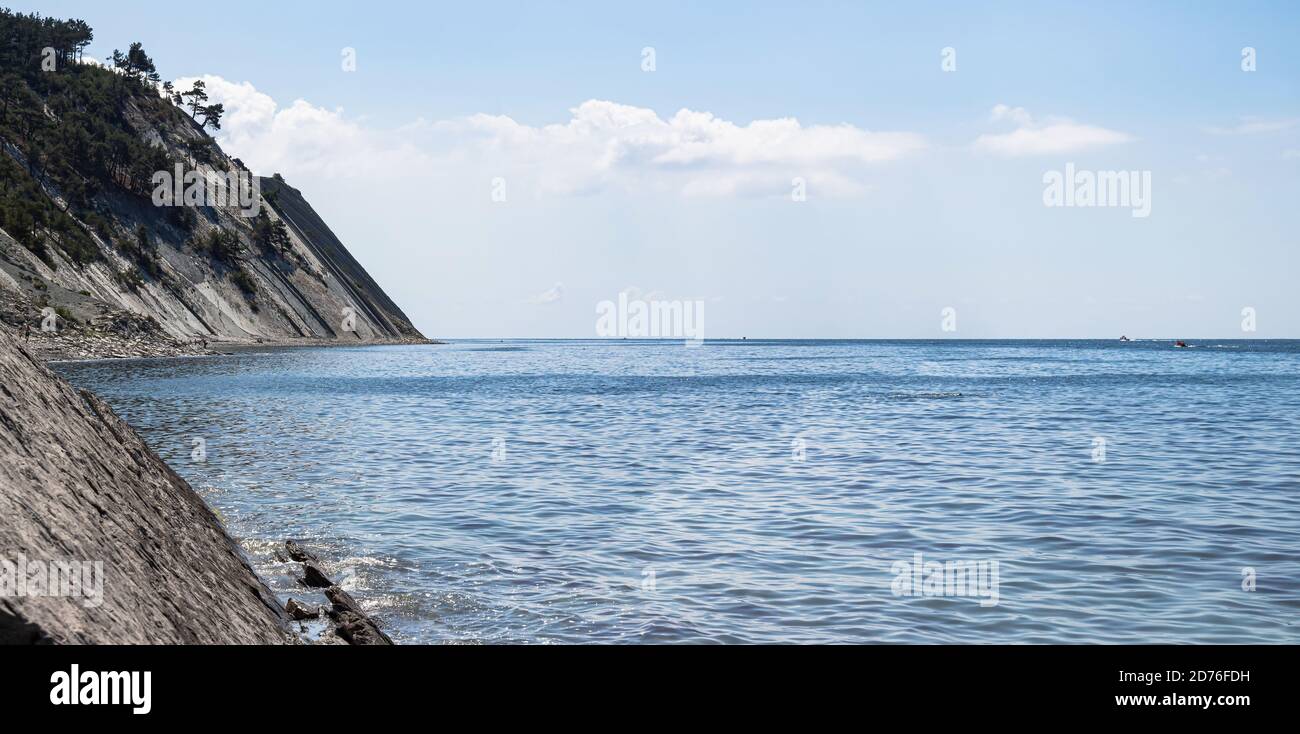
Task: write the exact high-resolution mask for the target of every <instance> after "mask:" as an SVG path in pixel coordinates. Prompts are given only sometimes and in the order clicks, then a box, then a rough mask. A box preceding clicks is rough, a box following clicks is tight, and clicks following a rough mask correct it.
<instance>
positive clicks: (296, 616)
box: [284, 599, 320, 622]
mask: <svg viewBox="0 0 1300 734" xmlns="http://www.w3.org/2000/svg"><path fill="white" fill-rule="evenodd" d="M284 611H285V612H287V613H288V615H289V619H292V620H294V621H295V622H301V621H302V620H304V619H320V609H319V608H317V607H309V606H307V605H306V604H303V603H302V602H300V601H298V600H297V599H290V600H289V603H288V604H286V605H284Z"/></svg>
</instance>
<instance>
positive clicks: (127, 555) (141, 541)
mask: <svg viewBox="0 0 1300 734" xmlns="http://www.w3.org/2000/svg"><path fill="white" fill-rule="evenodd" d="M20 558H22V559H23V560H24V562H25V563H26V565H27V567H28V568H29V569H30V568H32V567H34V566H36V565H38V564H45V565H46V566H48V564H49V563H50V562H51V561H56V562H65V563H66V562H76V563H86V564H93V563H95V562H99V563H102V569H103V571H102V581H103V583H102V597H101V602H102V603H100V604H99V605H98V606H95V601H94V599H93V598H91V597H92V596H93V593H92V592H89V591H86V590H83V591H82V593H80V594H78V595H76V596H50V595H47V594H46V593H37V594H33V593H32V589H31V588H28V589H25V590H23V591H24V593H22V594H19V593H18V590H17V589H16V588H8V587H6V586H5V584H4V583H2V581H3V578H2V577H3V575H4V574H5V571H6V568H9V566H4V565H0V644H4V643H19V644H23V643H42V642H46V643H49V642H52V643H85V644H141V643H150V644H153V643H182V644H279V643H285V642H292V641H293V639H294V638H293V637H292V635H291V633H289V631H288V628H287V619H286V616H285V613H284V611H283V610H282V609H281V607H280V605H279V603H278V601H277V600H276V599H275V597H274V595H273V594H272V593H271V591H270V590H269V589H268V588H267V587H266V586H265V584H263V583H262V581H261V580H260V579H259V578H258V577H257V575H256V574H255V573H254V572H253V570H252V568H250V567H249V565H248V563H247V561H246V560H245V558H244V555H243V553H242V552H241V550H240V549H239V546H238V545H237V544H236V543H235V542H234V540H232V539H231V538H230V536H229V535H227V534H226V532H225V530H224V529H223V528H222V526H221V523H220V522H219V521H218V520H217V518H216V516H214V515H213V513H212V511H211V510H209V509H208V507H207V505H206V504H204V502H203V500H202V498H200V497H199V495H198V494H196V493H195V492H194V490H193V489H192V488H191V487H190V486H189V484H187V483H186V482H185V480H184V479H181V477H180V476H179V475H177V474H176V472H174V471H172V469H171V468H170V467H168V466H167V464H165V463H164V462H163V461H162V460H161V459H159V458H158V456H157V455H156V454H154V453H153V451H151V450H150V449H149V448H148V447H147V446H146V445H145V443H144V441H143V440H141V438H140V437H139V436H138V435H137V434H136V432H135V431H134V430H133V429H132V428H131V427H130V426H128V425H127V424H126V423H125V422H123V421H122V420H121V419H119V418H118V417H117V416H116V415H115V414H114V413H113V411H112V410H110V409H109V408H108V406H107V405H105V404H104V403H103V402H102V401H100V400H99V399H98V398H97V397H95V396H94V395H92V394H91V393H89V392H85V391H81V392H78V391H76V390H74V389H73V388H72V386H70V385H69V384H68V383H67V382H65V381H64V380H62V379H60V378H59V377H57V376H55V375H54V374H53V373H51V372H50V371H49V369H47V368H46V367H45V366H44V365H43V364H41V363H40V362H39V361H37V360H36V359H35V358H34V357H32V355H31V354H29V353H28V352H27V351H26V350H24V349H22V348H21V347H20V346H19V345H18V344H17V339H16V338H15V336H14V335H13V334H12V333H11V332H9V331H8V330H7V329H5V328H3V327H0V564H4V563H6V562H7V563H8V564H14V567H16V564H17V563H18V562H19V559H20ZM85 568H90V566H86V567H85ZM12 578H13V572H12V570H11V571H10V580H12ZM83 578H86V576H85V575H83ZM10 586H12V584H10Z"/></svg>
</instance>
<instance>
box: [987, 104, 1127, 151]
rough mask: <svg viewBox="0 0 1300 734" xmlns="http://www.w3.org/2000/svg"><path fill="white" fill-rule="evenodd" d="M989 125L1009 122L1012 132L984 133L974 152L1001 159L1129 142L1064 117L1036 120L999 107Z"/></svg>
mask: <svg viewBox="0 0 1300 734" xmlns="http://www.w3.org/2000/svg"><path fill="white" fill-rule="evenodd" d="M989 119H990V121H992V122H1010V123H1012V124H1014V125H1015V126H1016V129H1015V130H1012V131H1011V132H1007V133H986V134H984V135H981V136H979V137H978V138H976V139H975V149H976V150H979V151H982V152H986V153H992V154H994V155H1002V156H1025V155H1050V154H1061V153H1073V152H1076V151H1080V150H1088V149H1090V148H1099V147H1102V146H1106V145H1116V144H1119V143H1128V142H1131V141H1132V140H1133V139H1134V138H1133V137H1132V136H1131V135H1128V134H1127V133H1122V132H1119V131H1116V130H1108V129H1106V128H1104V127H1097V126H1095V125H1084V124H1082V123H1077V122H1074V121H1072V120H1069V119H1066V118H1063V117H1049V118H1046V119H1043V120H1036V119H1035V118H1034V117H1033V116H1032V115H1030V114H1029V112H1028V111H1027V110H1026V109H1025V108H1023V107H1010V106H1008V105H1004V104H999V105H997V106H995V107H994V108H993V111H992V112H991V113H990V115H989Z"/></svg>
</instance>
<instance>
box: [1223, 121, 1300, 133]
mask: <svg viewBox="0 0 1300 734" xmlns="http://www.w3.org/2000/svg"><path fill="white" fill-rule="evenodd" d="M1298 123H1300V120H1298V119H1291V120H1264V119H1260V118H1258V117H1243V118H1241V122H1240V123H1238V124H1236V125H1233V126H1232V127H1207V128H1205V132H1207V133H1213V134H1214V135H1259V134H1260V133H1275V132H1279V131H1282V130H1289V129H1291V128H1293V127H1295V126H1296V124H1298Z"/></svg>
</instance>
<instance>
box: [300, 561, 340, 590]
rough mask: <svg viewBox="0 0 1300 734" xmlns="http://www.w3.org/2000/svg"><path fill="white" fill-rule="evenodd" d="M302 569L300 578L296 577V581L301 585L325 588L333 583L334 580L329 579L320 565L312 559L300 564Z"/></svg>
mask: <svg viewBox="0 0 1300 734" xmlns="http://www.w3.org/2000/svg"><path fill="white" fill-rule="evenodd" d="M302 571H303V574H302V578H300V579H298V583H300V584H302V585H303V586H306V587H308V588H312V589H325V588H328V587H330V586H333V585H334V582H333V581H330V580H329V577H328V576H326V575H325V572H324V571H322V570H321V568H320V566H318V565H316V563H314V562H312V561H308V562H307V563H304V564H302Z"/></svg>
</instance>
